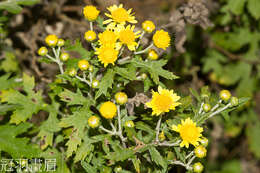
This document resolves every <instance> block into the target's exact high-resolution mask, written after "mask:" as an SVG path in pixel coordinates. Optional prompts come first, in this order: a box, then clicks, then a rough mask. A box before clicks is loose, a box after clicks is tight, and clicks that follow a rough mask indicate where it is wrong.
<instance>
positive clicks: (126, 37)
mask: <svg viewBox="0 0 260 173" xmlns="http://www.w3.org/2000/svg"><path fill="white" fill-rule="evenodd" d="M119 40H120V41H121V42H122V43H123V44H131V43H133V42H134V41H135V33H134V32H133V31H132V30H130V29H125V30H122V31H121V32H120V33H119Z"/></svg>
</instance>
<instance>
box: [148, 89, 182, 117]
mask: <svg viewBox="0 0 260 173" xmlns="http://www.w3.org/2000/svg"><path fill="white" fill-rule="evenodd" d="M179 99H180V96H177V94H176V93H173V90H167V89H162V87H161V86H159V87H158V92H154V91H153V96H152V100H151V101H150V102H148V103H146V106H147V107H149V108H152V109H153V113H152V115H157V116H158V115H160V114H161V113H164V112H169V111H170V110H175V107H176V106H178V105H180V104H181V103H180V102H177V101H178V100H179Z"/></svg>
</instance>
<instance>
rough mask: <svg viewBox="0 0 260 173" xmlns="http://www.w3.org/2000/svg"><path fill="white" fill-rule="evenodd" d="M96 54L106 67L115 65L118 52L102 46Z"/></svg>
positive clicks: (112, 48)
mask: <svg viewBox="0 0 260 173" xmlns="http://www.w3.org/2000/svg"><path fill="white" fill-rule="evenodd" d="M95 54H96V55H98V59H99V61H101V63H102V64H104V67H106V66H107V65H108V64H113V65H115V61H116V60H117V56H118V51H117V50H116V49H115V48H114V47H113V46H101V47H100V48H97V49H96V52H95Z"/></svg>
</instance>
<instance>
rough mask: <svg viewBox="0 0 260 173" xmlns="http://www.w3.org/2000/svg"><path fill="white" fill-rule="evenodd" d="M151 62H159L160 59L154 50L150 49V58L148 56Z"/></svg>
mask: <svg viewBox="0 0 260 173" xmlns="http://www.w3.org/2000/svg"><path fill="white" fill-rule="evenodd" d="M147 57H148V58H149V59H150V60H157V59H158V57H159V56H158V54H157V52H156V51H155V50H154V49H150V50H149V51H148V56H147Z"/></svg>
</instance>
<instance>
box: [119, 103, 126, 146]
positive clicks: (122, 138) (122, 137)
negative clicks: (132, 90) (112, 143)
mask: <svg viewBox="0 0 260 173" xmlns="http://www.w3.org/2000/svg"><path fill="white" fill-rule="evenodd" d="M117 115H118V136H119V137H120V139H121V141H122V144H123V147H124V148H126V144H125V140H126V138H124V136H123V134H122V127H121V113H120V106H117Z"/></svg>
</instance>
